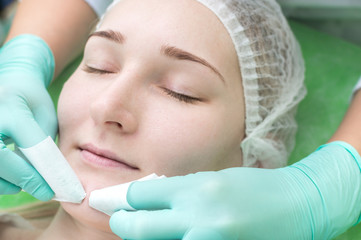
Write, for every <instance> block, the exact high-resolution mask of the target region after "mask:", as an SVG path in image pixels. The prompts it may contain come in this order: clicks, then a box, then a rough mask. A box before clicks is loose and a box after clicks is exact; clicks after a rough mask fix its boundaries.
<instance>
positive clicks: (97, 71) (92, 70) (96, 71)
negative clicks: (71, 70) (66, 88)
mask: <svg viewBox="0 0 361 240" xmlns="http://www.w3.org/2000/svg"><path fill="white" fill-rule="evenodd" d="M83 71H84V72H87V73H94V74H111V73H113V72H110V71H107V70H104V69H98V68H94V67H90V66H88V65H85V66H83Z"/></svg>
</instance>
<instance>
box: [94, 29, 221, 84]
mask: <svg viewBox="0 0 361 240" xmlns="http://www.w3.org/2000/svg"><path fill="white" fill-rule="evenodd" d="M91 37H101V38H105V39H108V40H110V41H113V42H115V43H118V44H123V43H124V42H125V40H126V38H125V37H124V35H123V34H121V33H120V32H118V31H113V30H106V31H97V32H93V33H92V34H90V35H89V37H88V39H89V38H91ZM160 52H161V54H163V55H165V56H167V57H170V58H175V59H178V60H188V61H192V62H196V63H200V64H202V65H203V66H206V67H208V68H209V69H210V70H212V72H214V73H215V74H216V75H218V77H219V78H220V79H221V80H222V82H223V83H225V79H224V77H223V75H222V74H221V73H220V72H219V71H218V70H217V68H215V67H214V66H213V65H212V64H210V63H209V62H208V61H206V60H205V59H203V58H201V57H198V56H196V55H194V54H192V53H190V52H187V51H185V50H182V49H180V48H177V47H174V46H169V45H163V46H162V47H161V49H160Z"/></svg>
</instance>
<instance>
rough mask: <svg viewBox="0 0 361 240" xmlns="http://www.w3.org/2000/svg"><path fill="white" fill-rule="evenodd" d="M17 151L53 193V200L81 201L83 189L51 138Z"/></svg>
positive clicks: (83, 196)
mask: <svg viewBox="0 0 361 240" xmlns="http://www.w3.org/2000/svg"><path fill="white" fill-rule="evenodd" d="M19 149H20V150H21V152H22V153H23V154H24V155H25V157H26V158H27V159H28V160H29V162H30V163H31V164H32V165H33V166H34V168H35V169H36V170H37V171H38V172H39V173H40V175H41V176H42V177H43V178H44V179H45V181H46V182H47V183H48V184H49V186H50V187H51V189H52V190H53V191H54V193H55V198H54V200H57V201H62V202H72V203H81V202H82V201H83V199H84V198H85V196H86V193H85V191H84V188H83V186H82V184H81V183H80V181H79V179H78V177H77V176H76V175H75V173H74V171H73V169H72V168H71V167H70V165H69V163H68V162H67V160H66V159H65V158H64V156H63V154H62V153H61V152H60V150H59V148H58V147H57V146H56V144H55V143H54V141H53V139H52V138H51V137H48V138H46V139H45V140H43V141H42V142H40V143H38V144H37V145H35V146H33V147H30V148H19Z"/></svg>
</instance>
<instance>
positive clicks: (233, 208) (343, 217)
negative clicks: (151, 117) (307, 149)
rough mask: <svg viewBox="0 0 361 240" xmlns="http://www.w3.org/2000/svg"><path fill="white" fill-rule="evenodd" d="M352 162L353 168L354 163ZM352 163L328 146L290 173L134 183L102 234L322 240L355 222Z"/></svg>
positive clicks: (345, 148)
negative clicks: (123, 206)
mask: <svg viewBox="0 0 361 240" xmlns="http://www.w3.org/2000/svg"><path fill="white" fill-rule="evenodd" d="M355 160H356V161H355ZM357 161H360V156H359V155H358V153H357V152H356V151H355V150H354V149H353V147H351V146H350V145H348V144H346V143H344V142H334V143H330V144H327V145H324V146H323V147H321V148H320V149H318V150H317V151H316V152H314V153H313V154H311V155H309V156H308V157H306V158H305V159H303V160H301V161H300V162H298V163H296V164H293V165H291V166H288V167H285V168H281V169H274V170H267V169H256V168H231V169H226V170H222V171H219V172H200V173H196V174H192V175H187V176H184V177H172V178H166V179H160V180H150V181H145V182H134V183H132V185H131V186H130V188H129V189H128V194H127V200H128V202H129V204H130V205H131V206H132V207H134V208H135V209H139V211H134V212H132V211H129V212H128V211H124V210H121V211H119V212H116V213H114V214H113V215H112V217H111V220H110V227H111V229H112V230H113V232H114V233H115V234H117V235H119V236H120V237H121V238H123V239H137V240H140V239H142V240H143V239H184V240H216V239H217V240H220V239H223V240H233V239H252V240H253V239H267V240H270V239H271V240H272V239H277V240H279V239H288V240H289V239H293V240H297V239H323V240H324V239H330V238H332V237H335V236H337V235H339V234H340V233H342V232H344V231H345V230H346V229H347V228H349V227H350V226H351V225H353V224H355V223H356V222H357V220H358V217H359V215H360V211H361V197H360V196H361V191H360V181H361V178H360V169H359V167H358V166H357Z"/></svg>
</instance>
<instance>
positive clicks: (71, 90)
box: [58, 72, 90, 134]
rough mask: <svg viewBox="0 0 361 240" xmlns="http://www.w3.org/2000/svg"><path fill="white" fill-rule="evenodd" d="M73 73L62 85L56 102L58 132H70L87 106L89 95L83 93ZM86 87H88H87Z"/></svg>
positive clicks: (77, 78) (82, 115)
mask: <svg viewBox="0 0 361 240" xmlns="http://www.w3.org/2000/svg"><path fill="white" fill-rule="evenodd" d="M78 75H79V74H77V72H75V73H74V74H73V75H72V76H71V77H70V78H69V80H68V81H67V82H66V83H65V84H64V87H63V89H62V91H61V94H60V97H59V102H58V120H59V132H60V133H61V134H62V133H65V131H72V129H73V128H74V126H76V125H79V123H80V122H81V120H82V118H84V116H85V114H86V111H87V108H88V105H89V104H87V102H88V99H89V98H90V96H89V93H88V92H87V91H84V84H82V82H81V81H80V80H79V78H80V77H79V76H78ZM87 87H88V86H87Z"/></svg>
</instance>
